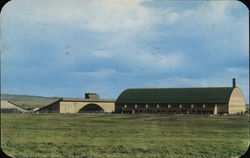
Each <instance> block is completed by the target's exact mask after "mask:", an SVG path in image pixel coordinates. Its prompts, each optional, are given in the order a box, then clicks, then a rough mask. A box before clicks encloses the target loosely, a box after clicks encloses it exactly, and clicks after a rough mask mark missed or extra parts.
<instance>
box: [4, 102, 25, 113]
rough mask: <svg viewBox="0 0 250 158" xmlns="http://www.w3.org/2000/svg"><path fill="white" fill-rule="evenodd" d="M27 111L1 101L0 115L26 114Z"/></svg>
mask: <svg viewBox="0 0 250 158" xmlns="http://www.w3.org/2000/svg"><path fill="white" fill-rule="evenodd" d="M26 112H28V110H26V109H24V108H22V107H20V106H19V105H17V104H15V103H12V102H11V101H7V100H6V101H4V100H1V113H26Z"/></svg>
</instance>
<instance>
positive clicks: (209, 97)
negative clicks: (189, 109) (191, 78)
mask: <svg viewBox="0 0 250 158" xmlns="http://www.w3.org/2000/svg"><path fill="white" fill-rule="evenodd" d="M233 89H234V88H233V87H209V88H206V87H204V88H133V89H132V88H131V89H126V90H124V91H123V92H122V93H121V94H120V96H119V97H118V98H117V100H116V104H129V103H183V104H184V103H228V102H229V99H230V96H231V93H232V91H233Z"/></svg>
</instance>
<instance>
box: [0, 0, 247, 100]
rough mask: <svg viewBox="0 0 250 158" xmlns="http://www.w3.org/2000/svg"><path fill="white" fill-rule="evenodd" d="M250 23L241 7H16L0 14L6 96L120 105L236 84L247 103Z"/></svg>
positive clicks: (46, 3)
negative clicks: (135, 94) (145, 94)
mask: <svg viewBox="0 0 250 158" xmlns="http://www.w3.org/2000/svg"><path fill="white" fill-rule="evenodd" d="M248 16H249V15H248V9H247V7H246V6H245V5H244V4H242V3H241V2H239V1H189V2H185V1H149V0H135V1H132V0H124V1H122V0H118V1H113V0H104V1H97V0H96V1H79V0H72V1H67V0H60V1H59V0H43V1H37V0H12V1H11V2H9V3H7V4H6V5H5V6H4V8H3V10H2V12H1V43H2V45H1V60H2V61H1V64H2V65H1V73H2V79H1V80H2V86H1V87H2V89H1V90H2V93H8V94H28V95H39V96H50V97H52V96H59V97H83V94H84V93H85V92H96V93H99V94H100V95H101V97H102V98H116V97H117V96H118V95H119V94H120V93H121V92H122V91H123V90H124V89H126V88H142V87H211V86H215V87H217V86H231V85H232V83H231V82H232V81H231V79H232V78H233V77H235V78H236V79H237V86H239V87H240V88H241V89H242V91H243V93H244V95H245V98H246V102H248V96H249V68H248V65H249V54H248V52H249V46H248V43H249V37H248V35H249V32H248V18H249V17H248Z"/></svg>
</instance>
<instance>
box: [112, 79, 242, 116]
mask: <svg viewBox="0 0 250 158" xmlns="http://www.w3.org/2000/svg"><path fill="white" fill-rule="evenodd" d="M245 110H246V108H245V100H244V96H243V93H242V91H241V90H240V88H238V87H236V81H235V79H233V86H232V87H198V88H132V89H126V90H125V91H123V92H122V93H121V94H120V96H119V97H118V98H117V100H116V103H115V112H116V113H165V114H222V113H227V114H236V113H244V112H245Z"/></svg>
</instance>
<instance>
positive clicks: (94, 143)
mask: <svg viewBox="0 0 250 158" xmlns="http://www.w3.org/2000/svg"><path fill="white" fill-rule="evenodd" d="M248 134H249V122H248V116H247V115H235V116H204V115H165V116H164V115H114V114H113V115H111V114H76V115H62V114H61V115H60V114H50V115H49V114H2V115H1V138H2V139H1V147H2V149H3V150H4V152H5V153H7V154H8V155H10V156H14V157H95V158H103V157H110V158H119V157H124V158H129V157H143V158H146V157H171V158H174V157H177V158H178V157H179V158H181V157H183V158H184V157H185V158H189V157H199V158H203V157H207V158H211V157H219V158H223V157H225V158H229V157H237V156H241V155H243V154H244V153H245V152H246V150H247V147H248V143H249V141H248V140H249V135H248Z"/></svg>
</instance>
